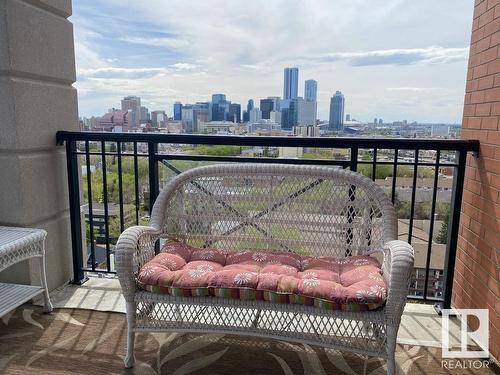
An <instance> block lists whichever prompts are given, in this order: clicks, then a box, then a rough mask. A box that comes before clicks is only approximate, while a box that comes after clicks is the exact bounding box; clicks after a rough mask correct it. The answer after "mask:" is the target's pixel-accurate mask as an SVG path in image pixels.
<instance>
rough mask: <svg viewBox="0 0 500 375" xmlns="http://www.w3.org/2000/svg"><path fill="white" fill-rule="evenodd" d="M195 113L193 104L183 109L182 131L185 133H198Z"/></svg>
mask: <svg viewBox="0 0 500 375" xmlns="http://www.w3.org/2000/svg"><path fill="white" fill-rule="evenodd" d="M196 125H197V124H196V117H195V111H194V108H193V106H192V105H191V104H186V105H184V106H183V107H182V130H183V132H184V133H196V130H197V129H196Z"/></svg>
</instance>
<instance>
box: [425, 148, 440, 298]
mask: <svg viewBox="0 0 500 375" xmlns="http://www.w3.org/2000/svg"><path fill="white" fill-rule="evenodd" d="M440 157H441V152H440V150H437V152H436V166H435V167H434V168H435V170H434V186H433V190H432V205H431V217H430V220H431V221H430V223H429V240H428V244H427V259H426V261H425V279H424V299H427V287H428V284H429V271H430V270H429V267H430V264H431V253H432V237H433V235H434V222H435V220H434V215H435V213H436V200H437V189H438V178H439V158H440Z"/></svg>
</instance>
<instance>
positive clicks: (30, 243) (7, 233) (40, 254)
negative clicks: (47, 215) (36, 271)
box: [0, 226, 52, 317]
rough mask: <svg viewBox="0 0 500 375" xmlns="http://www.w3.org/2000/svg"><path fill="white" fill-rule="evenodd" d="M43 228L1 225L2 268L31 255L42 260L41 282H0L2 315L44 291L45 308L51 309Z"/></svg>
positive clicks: (45, 234)
mask: <svg viewBox="0 0 500 375" xmlns="http://www.w3.org/2000/svg"><path fill="white" fill-rule="evenodd" d="M46 236H47V232H45V231H44V230H42V229H29V228H17V227H2V226H0V271H3V270H4V269H5V268H7V267H9V266H11V265H13V264H15V263H18V262H21V261H23V260H26V259H29V258H38V259H39V262H40V284H41V286H35V285H19V284H7V283H0V317H1V316H3V315H5V314H7V313H8V312H9V311H12V310H14V309H15V308H16V307H18V306H20V305H22V304H23V303H25V302H27V301H29V300H30V299H32V298H34V297H36V296H38V295H39V294H42V293H43V298H44V311H45V312H50V311H52V304H51V302H50V297H49V290H48V288H47V278H46V276H45V237H46Z"/></svg>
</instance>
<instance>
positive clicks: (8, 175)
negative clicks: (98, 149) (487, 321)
mask: <svg viewBox="0 0 500 375" xmlns="http://www.w3.org/2000/svg"><path fill="white" fill-rule="evenodd" d="M70 15H71V0H37V1H33V0H0V176H1V178H0V192H1V193H0V225H13V226H22V227H34V228H42V229H45V230H46V231H47V232H48V236H47V240H46V253H47V257H46V261H47V280H48V284H49V288H51V289H53V288H55V287H58V286H60V285H62V284H64V283H66V282H68V281H69V280H70V278H71V241H70V240H71V238H70V226H69V210H68V209H69V204H68V189H67V185H68V184H67V179H66V159H65V153H64V148H62V147H57V146H56V142H55V135H56V131H57V130H74V131H76V130H78V114H77V113H78V109H77V96H76V90H75V88H74V87H73V86H72V84H73V83H74V82H75V80H76V74H75V57H74V41H73V25H72V24H71V22H69V21H68V19H67V18H68V17H69V16H70ZM30 262H32V261H30ZM30 262H23V263H20V264H19V265H16V266H13V267H11V268H9V269H7V270H6V271H4V272H2V273H1V274H0V279H1V280H2V281H11V282H26V283H30V282H32V281H33V283H36V282H38V270H37V268H36V267H34V265H35V264H34V263H33V264H30Z"/></svg>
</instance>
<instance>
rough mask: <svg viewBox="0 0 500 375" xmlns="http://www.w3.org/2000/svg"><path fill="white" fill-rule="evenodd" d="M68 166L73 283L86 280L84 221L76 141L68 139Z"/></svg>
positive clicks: (80, 282)
mask: <svg viewBox="0 0 500 375" xmlns="http://www.w3.org/2000/svg"><path fill="white" fill-rule="evenodd" d="M66 166H67V171H68V192H69V209H70V224H71V244H72V253H73V281H72V282H73V284H82V283H84V282H85V275H84V272H83V245H82V221H81V216H80V215H81V212H80V181H79V180H78V179H79V177H78V176H79V173H78V156H77V154H76V141H66Z"/></svg>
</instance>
